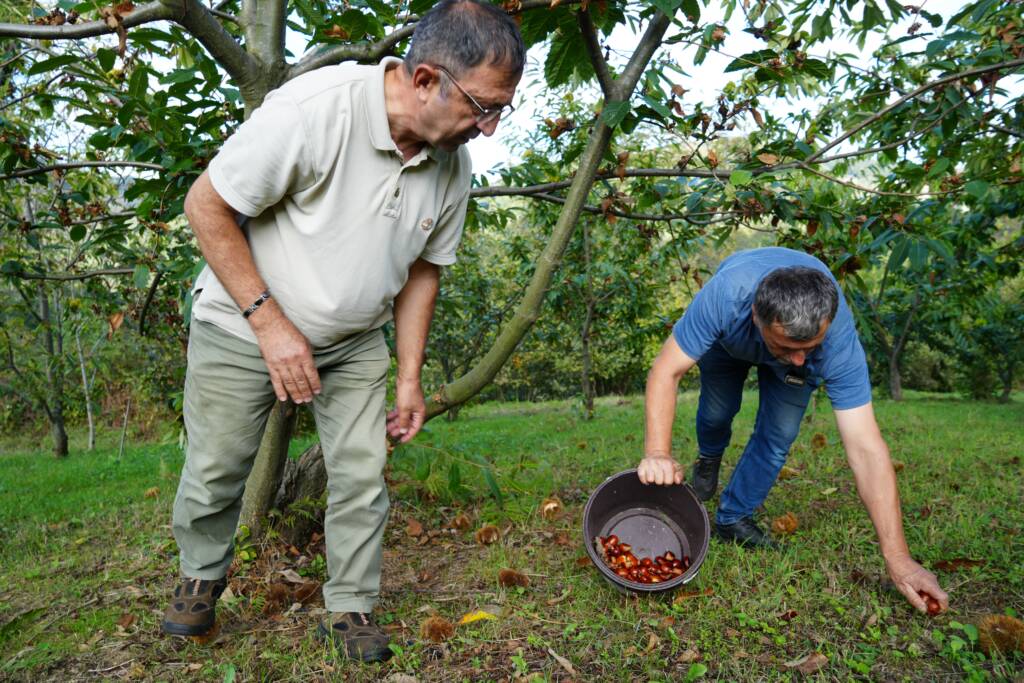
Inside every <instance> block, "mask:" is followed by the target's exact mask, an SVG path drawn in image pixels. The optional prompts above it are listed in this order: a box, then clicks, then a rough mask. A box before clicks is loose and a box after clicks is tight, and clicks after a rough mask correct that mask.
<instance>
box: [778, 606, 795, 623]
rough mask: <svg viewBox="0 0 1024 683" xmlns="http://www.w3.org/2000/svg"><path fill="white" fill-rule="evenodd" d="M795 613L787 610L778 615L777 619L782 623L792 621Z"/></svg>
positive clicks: (793, 610) (792, 610)
mask: <svg viewBox="0 0 1024 683" xmlns="http://www.w3.org/2000/svg"><path fill="white" fill-rule="evenodd" d="M796 615H797V611H796V610H795V609H788V610H786V611H785V612H783V613H782V614H780V615H779V619H782V620H783V621H793V619H795V618H796Z"/></svg>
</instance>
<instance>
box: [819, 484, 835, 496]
mask: <svg viewBox="0 0 1024 683" xmlns="http://www.w3.org/2000/svg"><path fill="white" fill-rule="evenodd" d="M838 490H839V489H838V488H836V487H835V486H829V487H828V488H827V489H823V490H822V492H821V495H823V496H831V495H832V494H833V493H835V492H836V491H838Z"/></svg>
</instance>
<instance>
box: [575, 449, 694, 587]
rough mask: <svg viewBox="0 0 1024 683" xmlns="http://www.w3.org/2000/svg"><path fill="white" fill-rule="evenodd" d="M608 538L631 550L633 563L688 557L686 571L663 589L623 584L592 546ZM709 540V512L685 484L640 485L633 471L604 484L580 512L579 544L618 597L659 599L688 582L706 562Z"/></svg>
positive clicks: (648, 585) (642, 584)
mask: <svg viewBox="0 0 1024 683" xmlns="http://www.w3.org/2000/svg"><path fill="white" fill-rule="evenodd" d="M612 534H614V535H616V536H618V537H619V540H620V541H621V542H622V543H628V544H629V545H631V546H633V554H635V555H636V556H637V557H651V558H654V557H656V556H658V555H662V554H664V553H665V551H672V553H673V554H674V555H675V556H676V557H683V556H688V557H689V558H690V567H689V569H687V570H686V571H685V572H684V573H683V574H682V576H677V577H676V578H674V579H671V580H669V581H663V582H661V583H655V584H647V583H638V582H636V581H630V580H629V579H624V578H622V577H621V576H619V575H617V574H616V573H615V572H614V571H613V570H612V569H611V567H609V566H608V565H607V564H605V562H604V559H603V558H602V556H601V551H600V549H599V548H598V547H597V544H596V543H595V539H596V538H597V537H607V536H610V535H612ZM710 536H711V522H710V521H709V519H708V512H707V510H705V509H704V505H703V504H702V503H701V502H700V501H699V500H697V494H695V493H694V492H693V489H691V488H690V486H689V484H679V485H673V486H657V485H654V484H651V485H645V484H641V483H640V478H639V477H638V476H637V474H636V470H635V469H633V470H626V471H625V472H619V473H618V474H615V475H612V476H611V477H608V478H607V479H605V480H604V482H603V483H602V484H601V485H600V486H598V487H597V488H596V489H595V490H594V492H593V493H592V494H591V495H590V499H589V500H588V501H587V506H586V508H584V510H583V540H584V544H585V545H586V548H587V554H588V555H589V556H590V561H591V562H593V563H594V565H595V566H596V567H597V569H598V571H600V572H601V575H602V576H603V577H604V578H605V579H607V580H608V581H609V582H610V583H611V584H612V585H613V586H614V587H615V588H617V589H618V590H620V591H622V592H627V591H628V592H632V593H660V592H663V591H670V590H672V589H674V588H678V587H679V586H682V585H683V584H684V583H687V582H689V581H690V580H691V579H693V577H694V576H696V575H697V571H698V570H699V569H700V565H701V564H702V563H703V562H704V558H705V556H707V552H708V541H709V540H710Z"/></svg>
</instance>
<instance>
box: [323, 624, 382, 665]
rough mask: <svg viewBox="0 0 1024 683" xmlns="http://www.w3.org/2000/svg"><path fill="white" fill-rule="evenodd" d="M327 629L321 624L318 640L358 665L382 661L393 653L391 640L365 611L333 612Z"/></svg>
mask: <svg viewBox="0 0 1024 683" xmlns="http://www.w3.org/2000/svg"><path fill="white" fill-rule="evenodd" d="M330 620H331V621H330V623H331V627H330V629H328V628H327V626H326V624H324V622H322V621H321V622H320V625H319V626H317V628H316V635H317V638H319V639H320V640H323V641H326V642H330V643H331V644H333V645H334V647H335V648H337V649H338V650H339V651H341V652H342V653H344V654H345V656H346V657H348V658H349V659H355V660H358V661H361V662H385V661H387V660H388V659H390V658H391V655H392V654H394V653H393V652H392V651H391V648H389V647H388V643H389V642H391V637H390V636H388V634H387V633H384V631H383V630H382V629H381V628H380V627H379V626H377V623H376V622H375V621H374V620H373V616H372V615H370V614H366V613H365V612H344V613H340V612H332V613H331V615H330Z"/></svg>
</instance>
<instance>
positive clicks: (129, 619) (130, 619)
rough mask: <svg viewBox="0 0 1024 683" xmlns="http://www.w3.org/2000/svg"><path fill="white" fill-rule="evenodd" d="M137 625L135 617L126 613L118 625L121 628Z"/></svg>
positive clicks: (118, 621)
mask: <svg viewBox="0 0 1024 683" xmlns="http://www.w3.org/2000/svg"><path fill="white" fill-rule="evenodd" d="M134 623H135V615H134V614H129V613H128V612H125V613H124V614H122V615H121V618H120V619H118V620H117V625H118V626H120V627H121V628H128V627H129V626H131V625H132V624H134Z"/></svg>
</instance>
